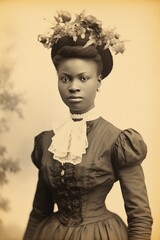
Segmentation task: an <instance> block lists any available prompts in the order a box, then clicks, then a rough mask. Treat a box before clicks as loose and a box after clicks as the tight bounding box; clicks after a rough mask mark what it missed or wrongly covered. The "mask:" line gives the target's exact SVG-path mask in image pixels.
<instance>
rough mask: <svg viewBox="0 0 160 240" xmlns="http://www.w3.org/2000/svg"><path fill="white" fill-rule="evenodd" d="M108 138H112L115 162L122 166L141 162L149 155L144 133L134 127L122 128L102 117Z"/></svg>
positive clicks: (117, 165) (112, 154) (112, 152)
mask: <svg viewBox="0 0 160 240" xmlns="http://www.w3.org/2000/svg"><path fill="white" fill-rule="evenodd" d="M101 123H102V124H103V126H104V131H106V134H105V135H106V139H111V141H112V149H111V156H112V161H113V164H114V165H116V167H119V168H122V167H127V166H133V165H137V164H140V163H141V162H142V161H143V160H144V159H145V157H146V155H147V146H146V144H145V142H144V140H143V137H142V135H141V134H140V133H139V132H138V131H136V130H135V129H133V128H127V129H124V130H122V129H120V128H118V127H116V126H115V125H114V124H112V123H110V122H108V121H107V120H105V119H104V118H101Z"/></svg>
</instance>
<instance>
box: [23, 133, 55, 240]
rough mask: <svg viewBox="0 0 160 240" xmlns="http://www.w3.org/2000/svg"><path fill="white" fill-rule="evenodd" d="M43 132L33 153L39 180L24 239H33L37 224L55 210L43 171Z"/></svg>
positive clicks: (36, 142)
mask: <svg viewBox="0 0 160 240" xmlns="http://www.w3.org/2000/svg"><path fill="white" fill-rule="evenodd" d="M41 139H42V133H41V134H40V135H38V136H37V137H35V144H34V149H33V152H32V154H31V157H32V161H33V163H34V164H35V165H36V166H37V168H38V182H37V187H36V192H35V196H34V200H33V207H32V211H31V213H30V216H29V220H28V224H27V228H26V231H25V234H24V237H23V240H32V237H33V234H34V232H35V230H36V228H37V226H38V225H39V224H40V223H41V222H42V221H43V220H44V219H45V218H46V217H47V216H49V215H50V214H51V213H52V212H53V196H52V193H51V191H50V189H49V187H48V185H47V183H46V182H45V181H44V179H43V177H42V173H41V158H42V153H43V147H42V140H41Z"/></svg>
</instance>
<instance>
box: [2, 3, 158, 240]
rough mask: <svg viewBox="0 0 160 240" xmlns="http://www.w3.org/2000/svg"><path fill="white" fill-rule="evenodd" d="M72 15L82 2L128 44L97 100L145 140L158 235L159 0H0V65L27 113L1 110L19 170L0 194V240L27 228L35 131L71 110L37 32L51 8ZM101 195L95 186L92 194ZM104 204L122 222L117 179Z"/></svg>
mask: <svg viewBox="0 0 160 240" xmlns="http://www.w3.org/2000/svg"><path fill="white" fill-rule="evenodd" d="M60 9H63V10H69V11H71V12H72V13H73V14H74V13H76V12H79V11H81V10H83V9H86V12H87V14H92V15H95V16H97V18H99V19H101V20H102V21H103V23H104V25H105V26H106V27H108V26H111V27H114V26H116V28H117V31H118V32H119V33H121V35H122V36H123V38H124V39H127V40H129V41H128V42H126V51H125V53H124V54H123V55H121V54H119V55H117V56H115V58H114V70H113V72H112V73H111V74H110V75H109V77H108V78H107V79H106V80H104V81H103V85H102V87H101V91H100V93H98V95H97V100H96V106H97V107H98V108H99V110H100V112H101V113H102V115H103V116H104V117H105V118H106V119H107V120H108V121H111V122H112V123H113V124H114V125H116V126H117V127H119V128H122V129H125V128H128V127H132V128H135V129H136V130H138V131H139V132H140V133H141V134H142V135H143V137H144V139H145V142H146V143H147V145H148V156H147V158H146V160H145V161H144V163H143V168H144V171H145V177H146V185H147V188H148V194H149V199H150V205H151V209H152V213H153V218H154V225H153V236H152V240H158V239H160V228H159V226H158V224H159V218H160V207H159V202H160V191H159V182H160V174H159V171H160V164H159V155H160V154H159V149H160V146H159V122H160V119H159V102H160V97H159V90H160V89H159V86H160V84H159V77H160V64H159V57H160V47H159V42H160V24H159V22H160V1H154V0H152V1H151V0H148V1H147V0H145V1H142V0H135V1H134V0H128V1H123V0H122V1H114V0H112V1H106V0H105V1H103V0H99V1H94V0H93V1H90V0H88V1H87V0H85V1H84V0H81V1H76V0H75V1H73V0H70V1H63V0H53V1H45V0H44V1H14V0H13V1H9V0H8V1H0V36H1V37H0V38H1V40H0V52H1V53H0V66H1V69H2V67H3V66H7V68H8V69H10V71H11V74H10V75H9V78H10V79H9V80H10V81H11V82H12V83H13V84H14V91H15V92H17V93H22V94H23V97H24V100H25V104H22V110H23V115H24V118H23V119H20V118H19V117H18V116H16V114H13V113H12V112H5V113H4V111H2V110H1V109H0V114H5V117H6V118H7V119H8V121H9V126H10V130H9V131H8V132H7V131H5V132H3V133H2V134H1V143H3V145H5V146H6V147H7V150H8V154H9V155H10V156H12V157H13V158H19V166H20V168H21V170H20V171H19V172H17V173H16V174H10V173H9V174H8V180H9V182H8V184H5V185H3V187H2V186H0V187H1V195H2V196H3V197H5V198H8V199H9V200H10V210H9V211H3V210H2V209H1V208H0V219H1V220H2V222H0V231H1V234H0V239H1V240H20V239H21V238H22V235H23V232H24V230H25V227H26V224H27V220H28V215H29V212H30V210H31V206H32V200H33V196H34V191H35V186H36V181H37V169H36V168H35V167H34V166H33V164H32V163H31V160H30V153H31V151H32V148H33V139H34V136H35V135H37V134H38V133H39V132H41V131H43V130H48V129H51V128H52V124H53V122H54V121H57V120H59V119H61V118H62V117H64V115H65V116H66V115H67V113H68V110H67V109H66V107H65V106H64V105H63V103H62V102H61V99H60V97H59V95H58V91H57V77H56V72H55V70H54V67H53V65H52V63H51V59H50V50H46V49H44V48H43V46H42V45H41V44H40V43H39V42H38V41H37V35H38V34H39V33H43V32H44V29H46V27H47V26H48V23H47V21H44V20H43V18H47V19H48V20H49V21H52V18H53V15H54V14H55V12H56V10H60ZM97 194H98V193H97ZM107 204H108V208H109V209H111V210H112V211H115V212H117V213H118V214H120V215H121V216H122V217H123V219H124V220H125V221H126V216H125V212H124V207H123V200H122V196H121V193H120V189H119V185H118V183H117V184H115V187H114V189H113V191H112V192H111V193H110V195H109V197H108V200H107Z"/></svg>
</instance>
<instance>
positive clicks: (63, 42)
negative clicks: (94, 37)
mask: <svg viewBox="0 0 160 240" xmlns="http://www.w3.org/2000/svg"><path fill="white" fill-rule="evenodd" d="M87 41H88V36H86V37H85V38H84V39H82V38H81V37H78V38H77V41H76V42H75V41H73V38H71V37H69V36H65V37H63V38H61V39H59V40H58V41H57V43H54V44H53V46H52V50H51V57H52V59H53V58H54V57H55V56H56V55H57V54H58V52H59V51H60V49H61V48H62V47H64V46H84V45H85V44H86V42H87ZM93 46H94V45H93ZM88 47H89V46H88ZM86 48H87V47H86ZM95 48H96V49H97V53H98V54H99V55H100V56H101V60H102V64H103V69H102V73H101V75H102V79H103V78H105V77H107V76H108V74H109V73H110V72H111V70H112V67H113V57H112V54H111V52H110V50H109V48H107V49H104V46H103V45H100V46H97V47H95ZM82 58H83V57H82Z"/></svg>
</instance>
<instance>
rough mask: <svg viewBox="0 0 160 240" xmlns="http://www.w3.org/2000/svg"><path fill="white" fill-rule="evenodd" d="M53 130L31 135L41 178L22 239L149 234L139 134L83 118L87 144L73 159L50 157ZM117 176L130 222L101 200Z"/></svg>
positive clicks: (137, 239)
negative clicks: (78, 157)
mask: <svg viewBox="0 0 160 240" xmlns="http://www.w3.org/2000/svg"><path fill="white" fill-rule="evenodd" d="M53 135H54V133H53V131H45V132H42V133H41V134H39V135H38V136H37V137H36V138H35V147H34V150H33V152H32V160H33V162H34V164H35V165H36V166H37V167H38V169H39V180H38V184H37V190H36V194H35V198H34V202H33V209H32V211H31V214H30V218H29V222H28V226H27V229H26V232H25V235H24V240H128V239H129V240H149V239H150V234H151V225H152V217H151V212H150V208H149V203H148V197H147V192H146V187H145V183H144V175H143V170H142V167H141V165H140V164H141V162H142V160H143V159H144V158H145V156H146V152H147V149H146V145H145V143H144V142H143V139H142V137H141V135H140V134H139V133H137V132H136V131H135V130H133V129H127V130H124V131H121V130H119V129H118V128H116V127H115V126H113V125H112V124H111V123H109V122H107V121H106V120H104V119H103V118H102V117H100V118H98V119H96V120H94V121H90V122H87V137H88V143H89V147H88V148H87V153H86V154H85V155H83V158H82V162H81V163H80V164H77V165H73V164H71V163H66V164H64V165H62V164H61V163H60V162H59V161H57V160H54V159H53V154H52V153H51V152H49V151H48V148H49V146H50V144H51V138H52V136H53ZM117 180H119V182H120V186H121V190H122V195H123V198H124V203H125V210H126V213H127V219H128V227H127V226H126V225H125V224H124V222H123V221H122V219H121V218H120V217H119V216H118V215H116V214H115V213H112V212H110V211H109V210H108V209H107V208H106V206H105V199H106V196H107V195H108V193H109V192H110V190H111V188H112V186H113V184H114V183H115V182H116V181H117ZM54 203H56V204H57V205H58V211H57V212H53V206H54ZM117 204H118V201H117Z"/></svg>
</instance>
